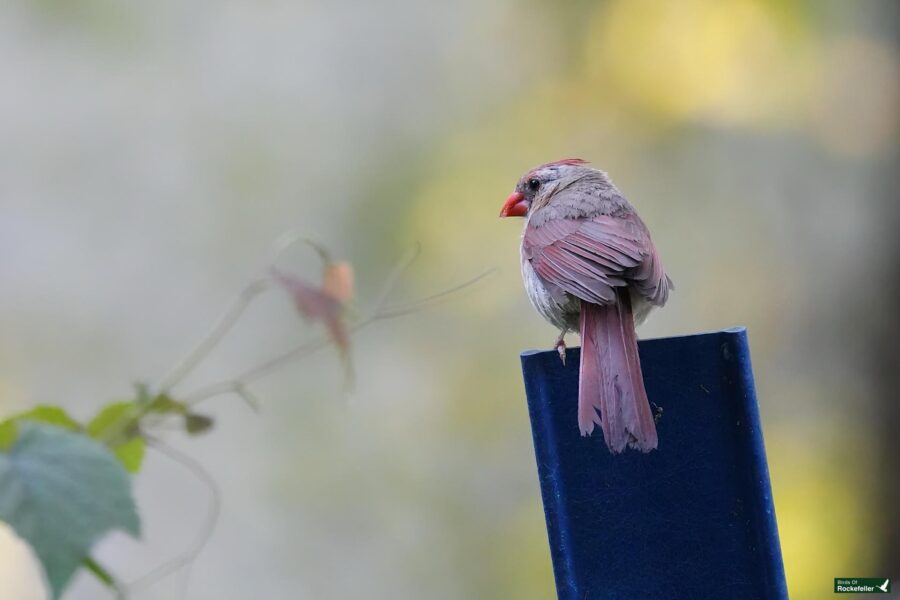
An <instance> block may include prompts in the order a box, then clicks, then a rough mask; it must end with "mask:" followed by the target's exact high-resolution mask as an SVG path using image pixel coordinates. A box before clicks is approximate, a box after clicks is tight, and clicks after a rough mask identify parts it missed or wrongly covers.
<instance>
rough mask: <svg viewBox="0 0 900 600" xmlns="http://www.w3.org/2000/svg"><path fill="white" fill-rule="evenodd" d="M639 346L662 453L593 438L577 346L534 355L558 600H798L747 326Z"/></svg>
mask: <svg viewBox="0 0 900 600" xmlns="http://www.w3.org/2000/svg"><path fill="white" fill-rule="evenodd" d="M639 346H640V356H641V365H642V367H643V371H644V382H645V384H646V388H647V395H648V396H649V397H650V401H651V402H652V403H654V404H656V405H658V406H659V407H660V408H662V415H661V418H660V419H659V421H658V423H657V430H658V432H659V449H658V450H656V451H654V452H651V453H649V454H641V453H639V452H636V451H633V450H626V451H625V453H623V454H620V455H618V456H613V455H612V454H610V453H609V451H608V450H607V449H606V445H605V444H604V443H603V439H602V433H601V432H600V429H599V427H598V428H597V429H596V430H595V433H594V435H593V436H591V437H581V435H580V434H579V432H578V422H577V417H576V405H577V397H578V359H579V351H580V350H579V349H578V348H574V349H570V350H569V351H568V354H567V359H566V365H565V366H563V365H562V364H561V361H560V360H559V355H558V354H557V353H556V351H547V352H536V351H535V352H525V353H523V354H522V370H523V372H524V375H525V391H526V393H527V396H528V410H529V413H530V414H531V425H532V431H533V434H534V448H535V454H536V457H537V466H538V475H539V477H540V483H541V493H542V495H543V500H544V512H545V515H546V517H547V531H548V535H549V538H550V554H551V557H552V559H553V571H554V575H555V577H556V588H557V593H558V595H559V599H560V600H657V599H659V600H680V599H693V600H699V599H710V600H724V599H727V600H743V599H754V600H756V599H760V600H774V599H777V600H781V599H786V598H787V597H788V595H787V586H786V583H785V578H784V567H783V565H782V561H781V548H780V546H779V543H778V528H777V525H776V523H775V509H774V507H773V504H772V492H771V488H770V485H769V471H768V467H767V465H766V452H765V448H764V447H763V435H762V429H761V427H760V420H759V411H758V409H757V405H756V394H755V391H754V385H753V372H752V370H751V366H750V349H749V347H748V344H747V333H746V330H745V329H743V328H735V329H727V330H724V331H718V332H714V333H705V334H700V335H691V336H685V337H674V338H665V339H655V340H645V341H641V342H640V343H639Z"/></svg>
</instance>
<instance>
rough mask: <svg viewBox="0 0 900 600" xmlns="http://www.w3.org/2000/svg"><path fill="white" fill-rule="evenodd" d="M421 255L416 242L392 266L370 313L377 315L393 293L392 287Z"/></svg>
mask: <svg viewBox="0 0 900 600" xmlns="http://www.w3.org/2000/svg"><path fill="white" fill-rule="evenodd" d="M421 253H422V246H421V244H419V243H418V242H417V243H416V244H415V245H414V246H413V247H412V249H411V250H410V251H409V252H408V253H407V254H406V256H404V257H403V258H402V259H400V261H399V262H398V263H397V264H396V266H394V268H393V270H392V271H391V273H390V275H388V277H387V279H385V280H384V285H382V286H381V291H380V292H379V293H378V295H377V296H375V301H374V302H373V303H372V313H373V314H376V313H378V312H379V311H380V310H381V309H382V308H383V307H384V303H385V302H387V299H388V296H390V294H391V292H392V291H394V287H395V286H396V285H397V282H398V281H399V280H400V277H402V276H403V274H404V273H405V272H406V270H407V269H408V268H409V267H410V265H412V264H413V263H414V262H415V261H416V259H417V258H419V254H421Z"/></svg>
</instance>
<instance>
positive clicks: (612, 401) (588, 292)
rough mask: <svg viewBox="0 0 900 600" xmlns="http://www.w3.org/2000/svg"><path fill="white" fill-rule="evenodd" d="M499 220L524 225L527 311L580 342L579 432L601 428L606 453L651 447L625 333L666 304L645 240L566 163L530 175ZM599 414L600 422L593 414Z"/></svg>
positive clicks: (608, 195) (633, 219) (640, 226)
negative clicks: (522, 221) (573, 333)
mask: <svg viewBox="0 0 900 600" xmlns="http://www.w3.org/2000/svg"><path fill="white" fill-rule="evenodd" d="M500 216H501V217H525V231H524V233H523V234H522V248H521V254H522V279H523V280H524V281H525V290H526V291H527V292H528V298H529V299H530V300H531V303H532V305H534V308H535V309H536V310H537V311H538V313H540V315H541V316H542V317H544V318H545V319H546V320H547V321H549V322H550V323H551V324H553V325H555V326H556V327H558V328H559V329H560V334H559V337H558V338H557V340H556V346H555V347H556V349H557V350H558V351H559V356H560V358H561V359H562V360H563V363H565V357H566V346H565V341H564V340H565V335H566V333H567V332H568V331H576V330H577V331H579V333H580V334H581V366H580V370H579V384H578V427H579V429H580V430H581V435H590V434H591V432H593V430H594V424H595V423H597V424H599V425H600V427H601V429H602V430H603V437H604V439H605V440H606V445H607V446H608V447H609V450H610V452H612V453H614V454H618V453H619V452H622V450H624V449H625V446H630V447H632V448H637V449H638V450H640V451H642V452H649V451H650V450H653V449H654V448H656V445H657V437H656V425H655V423H654V419H653V414H652V412H651V410H650V402H649V400H647V392H646V390H645V389H644V379H643V376H642V375H641V364H640V360H639V359H638V348H637V336H636V335H635V332H634V328H635V325H636V324H640V323H641V322H643V320H644V319H645V318H646V316H647V313H648V312H649V311H650V309H651V308H652V307H653V306H662V305H663V304H665V303H666V300H667V299H668V296H669V290H670V289H674V286H673V285H672V280H671V279H669V277H668V276H667V275H666V274H665V272H664V271H663V266H662V263H661V262H660V260H659V256H658V255H657V254H656V248H654V246H653V242H652V241H651V240H650V232H649V231H648V230H647V226H646V225H644V223H643V222H642V221H641V219H640V218H639V217H638V216H637V213H636V212H635V210H634V207H633V206H631V204H630V203H629V202H628V200H626V199H625V197H624V196H622V193H621V192H619V190H618V189H617V188H616V186H615V185H613V183H612V181H610V179H609V177H608V176H607V175H606V173H604V172H603V171H598V170H597V169H593V168H591V167H589V166H587V163H586V162H585V161H583V160H581V159H578V158H569V159H565V160H559V161H556V162H552V163H547V164H545V165H541V166H539V167H537V168H534V169H532V170H531V171H529V172H528V173H526V174H525V176H524V177H522V178H521V179H520V180H519V182H518V183H517V184H516V189H515V191H514V192H513V193H512V195H510V197H509V198H508V199H507V201H506V203H505V204H504V205H503V210H501V211H500ZM597 411H599V415H598V413H597Z"/></svg>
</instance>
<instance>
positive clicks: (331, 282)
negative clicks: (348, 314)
mask: <svg viewBox="0 0 900 600" xmlns="http://www.w3.org/2000/svg"><path fill="white" fill-rule="evenodd" d="M322 290H323V291H324V292H325V293H326V294H328V295H329V296H331V297H332V298H334V299H335V300H337V301H338V302H340V303H341V304H346V303H347V302H348V301H349V300H350V298H352V297H353V267H352V266H351V265H350V263H348V262H344V261H338V262H332V263H329V264H328V266H327V267H325V276H324V280H323V282H322Z"/></svg>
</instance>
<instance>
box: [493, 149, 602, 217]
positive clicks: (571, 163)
mask: <svg viewBox="0 0 900 600" xmlns="http://www.w3.org/2000/svg"><path fill="white" fill-rule="evenodd" d="M587 164H588V163H587V161H585V160H582V159H580V158H564V159H562V160H557V161H555V162H551V163H547V164H544V165H541V166H539V167H535V168H533V169H531V170H530V171H528V172H527V173H525V175H523V176H522V178H521V179H519V182H518V183H517V184H516V189H515V190H514V191H513V193H512V194H510V196H509V198H507V199H506V202H505V203H504V204H503V208H502V209H501V210H500V216H501V217H525V216H528V213H529V211H530V210H531V209H532V205H534V203H535V200H536V199H537V198H539V197H541V196H542V195H543V194H544V192H545V191H548V190H552V189H553V188H554V187H555V186H553V185H552V184H554V183H556V182H557V181H559V180H561V179H569V178H571V177H573V176H575V175H577V174H578V172H579V171H584V170H586V169H589V167H586V166H585V165H587Z"/></svg>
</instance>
